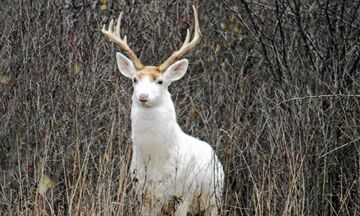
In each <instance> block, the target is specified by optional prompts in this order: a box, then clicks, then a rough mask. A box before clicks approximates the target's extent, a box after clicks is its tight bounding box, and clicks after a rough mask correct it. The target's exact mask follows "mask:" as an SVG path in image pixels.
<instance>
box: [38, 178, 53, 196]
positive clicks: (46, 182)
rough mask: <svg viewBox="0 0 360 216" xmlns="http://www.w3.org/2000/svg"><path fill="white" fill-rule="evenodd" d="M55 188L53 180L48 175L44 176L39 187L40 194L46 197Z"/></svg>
mask: <svg viewBox="0 0 360 216" xmlns="http://www.w3.org/2000/svg"><path fill="white" fill-rule="evenodd" d="M53 186H54V182H53V181H52V180H51V178H50V177H49V176H47V175H44V176H43V177H42V178H41V179H40V181H39V185H38V189H37V191H38V193H39V194H41V195H43V196H45V194H46V192H47V191H48V190H49V189H50V188H51V187H53Z"/></svg>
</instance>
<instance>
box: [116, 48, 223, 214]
mask: <svg viewBox="0 0 360 216" xmlns="http://www.w3.org/2000/svg"><path fill="white" fill-rule="evenodd" d="M117 58H118V64H119V62H120V63H121V62H126V60H124V59H119V58H126V57H125V56H123V55H119V54H117ZM126 59H127V58H126ZM129 61H130V60H129ZM126 63H128V62H126ZM130 63H131V61H130ZM131 64H132V63H131ZM187 64H188V62H187V60H186V59H185V60H181V61H178V62H175V63H174V64H173V65H172V66H170V67H169V68H168V69H167V70H166V71H165V73H164V74H163V75H161V76H160V77H159V78H158V80H159V79H161V80H162V81H163V84H162V85H160V84H158V83H157V81H153V80H151V79H150V77H147V76H145V77H144V78H142V79H141V80H139V81H138V82H136V83H134V93H133V96H132V108H131V121H132V122H131V128H132V134H131V137H132V141H133V157H132V161H131V167H130V172H131V174H132V177H133V178H136V179H137V180H138V182H137V183H136V191H137V194H138V195H139V197H140V198H141V196H142V195H144V196H145V197H146V198H144V200H143V201H144V203H148V205H145V206H144V208H143V214H144V215H158V214H159V213H160V210H161V208H162V207H163V205H164V204H165V203H167V202H169V200H171V199H172V197H174V196H175V197H177V198H180V199H181V201H180V202H179V205H178V206H177V208H176V212H175V215H184V216H185V215H186V214H187V212H192V213H195V212H196V211H197V210H199V206H200V209H201V210H205V212H206V213H205V215H217V214H218V213H217V211H218V209H217V206H218V205H219V201H220V200H221V194H222V190H223V182H224V171H223V167H222V165H221V163H220V162H219V160H218V159H217V157H216V155H215V153H214V150H213V149H212V148H211V147H210V145H209V144H207V143H205V142H203V141H200V140H198V139H196V138H194V137H192V136H189V135H187V134H186V133H184V132H183V131H182V130H181V128H180V127H179V125H178V124H177V121H176V113H175V107H174V104H173V101H172V99H171V96H170V93H169V92H168V86H169V85H170V84H171V82H172V81H175V80H178V79H180V78H181V77H182V76H183V75H184V74H185V72H186V70H187ZM118 66H119V69H120V71H121V73H123V74H124V75H125V74H126V76H127V77H129V78H133V77H134V76H135V74H136V73H132V72H131V71H122V70H124V67H123V66H121V65H118ZM131 67H133V66H130V67H128V68H131ZM129 74H130V75H131V76H130V75H129ZM140 94H148V95H149V101H148V102H147V103H142V102H140V101H139V95H140Z"/></svg>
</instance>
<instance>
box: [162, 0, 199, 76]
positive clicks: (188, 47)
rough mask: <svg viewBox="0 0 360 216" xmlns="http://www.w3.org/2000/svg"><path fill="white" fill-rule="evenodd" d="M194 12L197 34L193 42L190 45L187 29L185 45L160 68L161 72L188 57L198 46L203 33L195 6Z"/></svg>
mask: <svg viewBox="0 0 360 216" xmlns="http://www.w3.org/2000/svg"><path fill="white" fill-rule="evenodd" d="M192 7H193V10H194V20H195V27H194V30H195V33H194V37H193V39H192V40H191V42H190V43H189V40H190V31H189V29H187V33H186V38H185V41H184V43H183V45H182V46H181V48H180V49H179V50H178V51H175V52H173V54H171V56H170V57H169V58H168V59H166V60H165V61H164V62H163V63H162V64H161V65H160V66H159V69H160V71H162V72H163V71H165V70H166V69H167V68H168V67H169V66H170V65H171V64H172V63H174V62H175V61H177V60H179V59H180V58H182V57H183V56H184V55H186V54H187V53H188V52H189V51H190V50H192V49H193V48H194V47H195V46H196V44H198V43H199V41H200V38H201V32H200V27H199V19H198V14H197V11H196V8H195V6H194V5H193V6H192Z"/></svg>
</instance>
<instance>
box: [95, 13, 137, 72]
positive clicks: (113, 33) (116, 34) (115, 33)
mask: <svg viewBox="0 0 360 216" xmlns="http://www.w3.org/2000/svg"><path fill="white" fill-rule="evenodd" d="M122 15H123V13H122V12H121V13H120V15H119V18H118V20H117V23H116V26H115V30H114V20H113V19H111V21H110V24H109V28H108V30H106V26H105V25H104V26H103V28H102V29H101V33H103V35H104V36H105V37H106V38H107V39H108V40H109V41H111V42H113V43H115V44H116V45H118V46H119V48H120V49H122V50H123V51H124V52H125V53H126V54H127V56H128V57H129V59H130V60H131V61H132V62H133V63H134V65H135V67H136V69H138V70H140V69H142V68H143V67H144V65H142V64H141V61H140V60H139V58H138V57H137V56H136V55H135V53H134V52H133V51H132V49H130V47H129V46H128V44H127V39H126V36H125V37H124V39H121V37H120V25H121V24H120V23H121V18H122Z"/></svg>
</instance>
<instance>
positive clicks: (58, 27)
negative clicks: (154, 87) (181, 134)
mask: <svg viewBox="0 0 360 216" xmlns="http://www.w3.org/2000/svg"><path fill="white" fill-rule="evenodd" d="M0 3H1V7H0V60H1V64H0V158H1V159H0V161H1V163H0V168H1V175H0V215H138V212H139V205H141V203H137V202H135V199H134V194H133V192H132V189H131V184H130V181H129V179H128V178H127V169H128V165H129V161H130V157H131V142H130V136H129V134H130V119H129V115H130V103H131V99H130V96H131V81H129V80H128V79H126V78H125V77H123V76H121V74H120V73H119V72H118V70H117V68H116V63H115V52H116V51H118V49H117V47H116V46H114V45H112V44H110V43H108V42H107V41H105V40H104V38H103V37H102V35H101V34H100V28H101V27H102V25H104V24H108V22H109V20H110V19H111V18H116V17H117V16H118V14H119V12H120V11H124V17H123V20H122V35H127V37H128V42H129V44H130V46H131V47H132V48H133V50H134V51H135V52H136V53H137V54H138V56H139V57H140V58H141V59H142V61H143V62H144V63H146V64H159V63H161V61H163V60H165V59H166V58H167V57H168V56H169V55H170V54H171V53H172V52H173V51H174V50H176V49H178V48H179V46H180V45H181V44H182V41H183V40H184V37H185V35H186V28H188V27H190V28H191V30H192V26H193V14H192V9H191V5H192V4H196V5H197V7H198V11H199V19H200V25H201V30H202V35H203V37H202V40H201V43H200V44H199V45H198V46H197V48H196V50H194V51H193V52H192V53H191V54H190V55H188V56H187V58H188V59H189V60H190V68H189V70H188V73H187V74H186V76H185V77H184V78H183V79H182V80H181V81H178V82H177V83H174V84H173V85H172V86H171V88H170V91H171V93H172V95H173V99H174V102H175V105H176V110H177V115H178V121H179V123H180V125H181V126H182V128H183V129H184V130H185V131H186V132H188V133H190V134H192V135H194V136H196V137H199V138H201V139H203V140H206V141H207V142H209V143H210V144H211V145H212V147H213V148H214V149H215V150H216V152H217V154H218V155H219V158H220V160H221V162H222V163H223V165H224V168H225V171H226V189H225V191H224V201H223V203H222V207H221V215H359V214H360V145H359V143H360V141H359V140H360V129H359V127H360V108H359V103H360V88H359V87H360V86H359V84H360V71H359V68H360V67H359V59H360V55H359V42H360V41H359V40H360V37H359V36H360V17H359V16H360V12H359V7H360V1H356V0H331V1H330V0H271V1H268V0H219V1H218V0H208V1H205V0H199V1H197V2H195V3H194V2H193V1H190V0H186V1H180V0H154V1H150V0H146V1H139V0H118V1H115V0H114V1H112V0H101V1H98V0H94V1H86V0H72V1H71V0H50V1H39V0H1V1H0Z"/></svg>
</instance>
